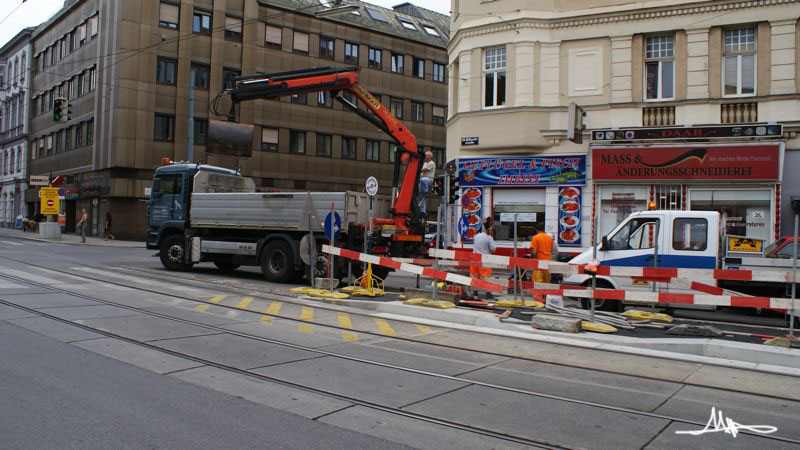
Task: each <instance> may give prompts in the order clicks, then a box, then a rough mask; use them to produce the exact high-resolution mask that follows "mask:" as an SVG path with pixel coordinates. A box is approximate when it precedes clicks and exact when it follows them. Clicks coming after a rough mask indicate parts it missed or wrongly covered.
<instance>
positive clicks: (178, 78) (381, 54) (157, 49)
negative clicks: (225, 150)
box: [28, 0, 449, 239]
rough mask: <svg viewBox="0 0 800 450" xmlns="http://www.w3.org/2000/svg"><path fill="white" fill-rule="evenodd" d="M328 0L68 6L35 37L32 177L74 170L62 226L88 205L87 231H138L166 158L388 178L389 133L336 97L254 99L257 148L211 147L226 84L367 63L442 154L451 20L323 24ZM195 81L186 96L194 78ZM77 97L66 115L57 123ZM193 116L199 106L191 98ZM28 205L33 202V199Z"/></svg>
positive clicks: (263, 179) (415, 15)
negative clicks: (216, 106) (59, 110)
mask: <svg viewBox="0 0 800 450" xmlns="http://www.w3.org/2000/svg"><path fill="white" fill-rule="evenodd" d="M328 3H329V2H320V1H318V0H194V1H173V0H145V1H141V2H128V1H121V0H82V1H69V2H67V4H66V5H65V7H64V8H63V9H62V10H61V11H60V12H59V13H58V14H56V15H55V16H54V17H53V18H52V19H50V20H49V21H48V22H47V23H45V24H42V25H41V26H40V27H38V28H37V30H36V32H35V34H34V37H33V55H34V77H33V82H34V91H35V92H36V95H35V97H34V98H33V99H32V110H31V113H32V132H31V139H32V151H31V158H32V160H31V163H30V167H31V170H30V172H31V174H33V175H47V174H52V175H53V176H59V175H63V176H65V181H64V184H63V185H62V187H63V188H64V191H65V200H66V201H65V202H64V203H65V210H64V215H65V228H66V231H68V232H69V231H72V230H73V229H74V224H75V218H76V216H77V214H78V213H79V211H80V210H81V209H83V208H86V209H87V212H88V213H89V216H90V219H91V223H90V228H89V230H90V232H91V233H92V234H98V233H102V217H103V216H104V215H105V213H106V212H111V214H112V216H113V217H114V223H115V234H116V235H117V236H119V237H121V238H133V239H140V238H141V237H142V233H143V232H144V229H145V218H146V214H145V213H146V201H145V192H146V188H148V187H149V186H150V179H151V177H152V173H153V169H155V168H156V167H158V166H159V165H160V164H161V160H162V158H164V157H167V158H169V159H171V160H174V161H182V160H186V159H187V158H188V155H189V152H188V145H189V141H190V140H189V136H188V132H189V120H190V116H191V117H192V121H193V127H192V128H193V130H194V132H193V136H192V141H193V143H194V145H193V148H192V152H191V155H192V159H193V160H195V161H203V162H206V163H209V164H214V165H220V166H224V167H228V168H241V169H242V173H243V174H244V175H246V176H251V177H253V178H254V179H255V181H256V185H257V186H258V187H259V189H263V190H273V189H298V190H325V191H335V190H344V189H351V190H352V189H357V190H362V189H363V183H364V180H366V178H367V177H369V176H375V177H377V178H378V180H379V181H380V184H381V186H382V188H383V192H388V191H389V186H390V185H391V182H392V164H391V163H392V161H393V159H394V156H395V153H394V152H393V151H392V146H391V145H390V140H389V138H388V136H386V135H384V134H383V133H382V132H381V131H379V130H377V129H376V128H375V127H374V126H373V125H371V124H369V123H368V122H366V121H364V120H362V119H361V118H359V117H357V116H356V115H355V114H352V113H350V112H348V111H345V110H343V109H342V106H341V105H340V104H339V103H338V102H335V101H333V99H332V98H331V96H330V95H329V94H325V95H311V94H309V95H305V96H296V97H292V98H282V99H280V100H256V101H250V102H246V103H243V104H241V105H240V107H239V121H240V122H243V123H250V124H254V125H255V126H256V132H255V135H256V136H255V138H254V142H253V144H252V155H251V156H249V157H240V156H232V155H226V154H215V153H211V152H207V151H206V145H205V143H206V136H207V135H206V133H207V130H208V120H209V119H223V118H222V117H215V116H214V115H213V114H212V113H211V112H210V108H209V103H210V101H211V100H213V98H214V97H215V96H216V95H217V93H219V92H220V91H221V90H222V89H223V88H224V87H225V86H226V84H227V83H228V82H229V80H230V78H231V77H234V76H238V75H247V74H256V73H259V72H262V73H269V72H279V71H286V70H292V69H301V68H309V67H318V66H339V67H344V66H357V67H359V68H360V69H361V73H362V75H361V82H362V84H363V85H364V86H365V87H367V89H369V90H371V91H373V92H374V93H376V94H377V95H378V96H379V97H380V99H381V101H382V102H383V103H384V104H385V105H386V106H387V107H389V108H391V110H392V112H394V113H395V114H396V115H397V116H398V117H400V118H401V119H402V120H403V121H404V122H405V123H407V124H408V127H409V129H410V130H412V132H413V133H414V134H415V135H416V136H417V139H418V144H419V145H420V146H421V147H423V148H424V149H426V150H431V151H434V153H435V154H436V155H437V156H438V158H439V160H440V161H443V160H444V147H445V127H444V120H445V117H446V103H447V79H446V77H445V68H446V64H447V56H446V44H447V38H448V32H449V30H448V25H449V22H448V19H447V17H446V16H442V15H441V14H438V13H435V12H432V11H428V10H425V9H422V8H417V7H415V6H414V5H411V4H407V3H406V4H402V5H399V6H397V7H395V8H394V9H385V8H381V7H378V6H374V5H370V4H367V3H358V5H359V9H358V11H355V12H352V13H345V14H339V15H334V16H330V17H318V16H317V15H316V14H315V13H316V12H317V11H321V10H324V9H326V8H327V7H328V6H329V4H328ZM192 78H194V89H193V90H192V92H191V95H190V84H191V80H192ZM57 97H66V98H68V99H69V102H70V108H71V111H70V115H69V120H68V121H67V122H66V123H54V122H53V120H52V108H53V99H54V98H57ZM190 97H193V102H194V109H193V111H192V114H191V115H190V113H189V98H190ZM28 201H29V202H36V201H37V198H36V196H35V194H34V193H31V194H29V195H28Z"/></svg>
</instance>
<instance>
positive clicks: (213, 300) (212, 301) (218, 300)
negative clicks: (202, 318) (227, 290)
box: [209, 295, 225, 303]
mask: <svg viewBox="0 0 800 450" xmlns="http://www.w3.org/2000/svg"><path fill="white" fill-rule="evenodd" d="M224 298H225V296H224V295H218V296H216V297H213V298H211V300H209V302H211V303H219V302H221V301H222V300H223V299H224Z"/></svg>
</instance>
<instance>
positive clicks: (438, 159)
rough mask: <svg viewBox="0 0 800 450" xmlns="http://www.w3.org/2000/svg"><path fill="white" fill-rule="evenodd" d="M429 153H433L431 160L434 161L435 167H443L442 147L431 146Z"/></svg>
mask: <svg viewBox="0 0 800 450" xmlns="http://www.w3.org/2000/svg"><path fill="white" fill-rule="evenodd" d="M431 153H433V162H435V163H436V167H442V168H444V149H443V148H431Z"/></svg>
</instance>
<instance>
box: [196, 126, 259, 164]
mask: <svg viewBox="0 0 800 450" xmlns="http://www.w3.org/2000/svg"><path fill="white" fill-rule="evenodd" d="M254 128H255V127H254V126H253V125H251V124H246V123H236V122H227V121H223V120H209V121H208V135H207V136H206V152H208V153H214V154H218V155H230V156H240V157H244V158H248V157H250V155H251V153H252V151H253V132H254Z"/></svg>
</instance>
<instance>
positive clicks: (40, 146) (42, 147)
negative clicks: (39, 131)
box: [38, 129, 72, 158]
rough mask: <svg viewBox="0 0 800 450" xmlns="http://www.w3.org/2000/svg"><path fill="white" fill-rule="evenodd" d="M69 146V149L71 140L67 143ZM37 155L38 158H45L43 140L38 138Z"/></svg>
mask: <svg viewBox="0 0 800 450" xmlns="http://www.w3.org/2000/svg"><path fill="white" fill-rule="evenodd" d="M67 131H69V129H67ZM69 145H70V148H71V147H72V140H70V141H69ZM38 155H39V157H40V158H41V157H43V156H45V154H44V138H40V139H39V153H38Z"/></svg>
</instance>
